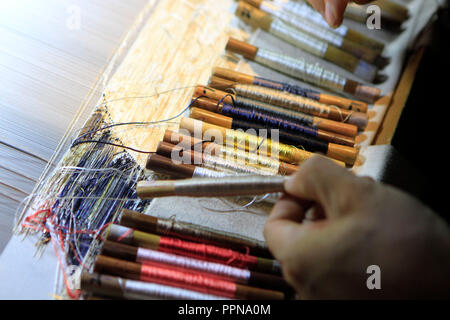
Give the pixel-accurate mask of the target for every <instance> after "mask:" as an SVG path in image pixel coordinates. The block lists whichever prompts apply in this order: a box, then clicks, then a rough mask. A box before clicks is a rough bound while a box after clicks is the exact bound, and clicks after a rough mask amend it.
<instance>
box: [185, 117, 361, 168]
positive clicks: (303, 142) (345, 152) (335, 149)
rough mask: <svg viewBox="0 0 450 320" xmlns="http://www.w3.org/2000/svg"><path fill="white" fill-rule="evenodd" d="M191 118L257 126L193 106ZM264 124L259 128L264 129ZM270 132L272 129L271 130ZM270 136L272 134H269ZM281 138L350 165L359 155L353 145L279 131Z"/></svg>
mask: <svg viewBox="0 0 450 320" xmlns="http://www.w3.org/2000/svg"><path fill="white" fill-rule="evenodd" d="M190 117H191V118H193V119H196V120H200V121H203V122H204V123H205V122H206V123H210V124H214V125H217V126H221V127H224V128H227V129H243V130H248V129H251V128H255V124H253V123H246V122H243V121H240V122H239V121H236V120H234V119H233V118H230V117H226V116H223V115H220V114H217V113H213V112H209V111H206V110H204V109H199V108H192V109H191V115H190ZM264 128H265V127H264V126H263V125H261V126H259V127H258V129H264ZM269 132H270V131H269ZM269 136H270V135H269ZM279 139H280V141H281V142H283V143H288V144H294V145H296V146H297V147H303V148H305V149H306V150H308V151H311V152H320V153H323V154H324V155H326V156H327V157H329V158H332V159H336V160H339V161H343V162H345V163H346V164H348V165H353V164H354V163H355V161H356V158H357V157H358V150H357V149H356V148H353V147H348V146H343V145H339V144H335V143H329V142H323V141H320V140H317V139H314V138H312V137H311V138H305V137H301V136H299V135H294V134H291V133H287V132H282V131H280V132H279Z"/></svg>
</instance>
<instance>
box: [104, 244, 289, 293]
mask: <svg viewBox="0 0 450 320" xmlns="http://www.w3.org/2000/svg"><path fill="white" fill-rule="evenodd" d="M100 254H101V255H103V256H108V257H112V258H116V259H120V260H125V261H131V262H136V263H142V264H152V265H157V266H161V267H164V266H168V267H169V268H175V269H180V270H185V271H187V272H192V273H200V274H203V275H205V276H210V277H215V278H218V279H221V280H225V281H231V282H235V283H240V284H244V285H249V286H252V287H257V288H265V289H269V290H275V291H282V292H286V291H290V287H289V285H288V284H287V283H286V282H285V281H284V280H283V278H281V277H280V276H275V275H271V274H264V273H260V272H256V271H250V270H246V269H240V268H236V267H230V266H227V265H223V264H219V263H214V262H207V261H201V260H198V259H193V258H188V257H183V256H179V255H174V254H170V253H165V252H158V251H155V250H151V249H146V248H139V247H134V246H130V245H126V244H121V243H117V242H112V241H105V243H104V244H103V247H102V251H101V253H100Z"/></svg>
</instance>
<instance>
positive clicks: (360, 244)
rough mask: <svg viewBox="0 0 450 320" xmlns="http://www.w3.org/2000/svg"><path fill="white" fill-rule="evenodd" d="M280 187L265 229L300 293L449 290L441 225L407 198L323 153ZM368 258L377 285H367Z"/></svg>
mask: <svg viewBox="0 0 450 320" xmlns="http://www.w3.org/2000/svg"><path fill="white" fill-rule="evenodd" d="M285 189H286V194H285V195H284V196H283V197H282V198H281V199H280V200H279V201H278V202H277V203H276V204H275V206H274V207H273V210H272V212H271V214H270V216H269V218H268V220H267V222H266V225H265V229H264V236H265V238H266V241H267V245H268V247H269V249H270V251H271V252H272V254H273V255H274V257H275V258H276V259H277V260H278V261H279V262H280V263H281V266H282V270H283V275H284V277H285V279H286V280H287V281H288V282H289V283H290V284H291V285H292V286H293V287H294V288H295V289H296V291H297V292H298V293H299V295H300V298H304V299H368V298H383V299H385V298H388V299H390V298H395V299H396V298H399V299H403V298H433V297H442V296H447V297H448V296H449V293H450V290H449V288H450V274H449V270H450V232H449V228H448V225H447V224H446V223H445V222H444V221H442V220H441V219H440V218H439V217H438V216H436V215H435V214H434V213H433V212H432V211H431V210H429V209H428V208H427V207H425V206H424V205H423V204H422V203H420V202H419V201H417V200H415V199H414V198H413V197H411V196H409V195H407V194H406V193H403V192H402V191H399V190H396V189H394V188H392V187H389V186H384V185H382V184H379V183H376V182H374V181H373V180H372V179H370V178H361V177H357V176H356V175H354V174H352V173H350V172H349V171H347V170H346V169H344V168H341V167H339V166H337V165H336V164H334V163H333V162H332V161H329V160H328V159H325V158H323V157H315V158H313V159H310V160H308V161H307V162H305V163H304V164H302V165H301V166H300V168H299V170H298V172H296V173H295V174H294V175H293V176H291V177H290V178H288V180H287V181H286V183H285ZM372 265H375V266H378V267H379V268H380V273H379V275H380V277H379V280H381V281H380V284H381V289H380V290H369V288H368V286H367V282H368V278H369V277H371V275H372V272H373V271H371V270H370V269H369V271H370V273H368V267H369V266H372ZM371 280H372V279H371ZM371 280H370V281H369V282H371Z"/></svg>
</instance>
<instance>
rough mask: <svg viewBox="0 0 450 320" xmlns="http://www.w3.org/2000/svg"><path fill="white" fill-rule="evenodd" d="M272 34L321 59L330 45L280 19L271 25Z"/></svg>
mask: <svg viewBox="0 0 450 320" xmlns="http://www.w3.org/2000/svg"><path fill="white" fill-rule="evenodd" d="M270 33H272V34H273V35H275V36H277V37H278V38H281V39H283V40H285V41H286V42H289V43H290V44H292V45H294V46H296V47H298V48H300V49H303V50H304V51H306V52H309V53H311V54H313V55H315V56H318V57H321V58H323V57H324V56H325V53H326V52H327V49H328V43H326V42H324V41H320V40H318V39H316V38H314V37H311V36H310V35H308V34H306V33H304V32H301V31H300V30H298V29H295V28H292V27H290V26H288V25H287V24H285V23H284V22H282V21H281V20H280V19H275V20H274V21H273V22H272V24H271V25H270Z"/></svg>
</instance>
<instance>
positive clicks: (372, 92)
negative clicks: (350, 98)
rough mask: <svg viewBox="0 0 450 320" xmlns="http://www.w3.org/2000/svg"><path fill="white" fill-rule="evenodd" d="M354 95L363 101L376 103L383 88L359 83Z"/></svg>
mask: <svg viewBox="0 0 450 320" xmlns="http://www.w3.org/2000/svg"><path fill="white" fill-rule="evenodd" d="M354 95H355V96H356V97H358V98H359V99H361V100H363V101H367V102H370V103H374V102H375V101H377V100H378V98H379V97H380V95H381V90H380V89H378V88H376V87H371V86H365V85H358V86H357V87H356V90H355V93H354Z"/></svg>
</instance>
